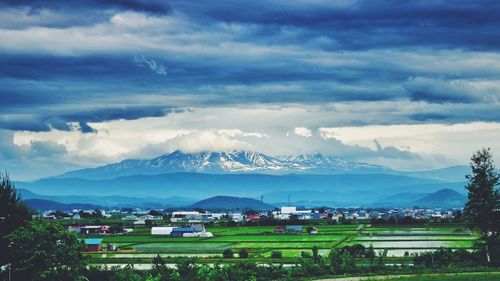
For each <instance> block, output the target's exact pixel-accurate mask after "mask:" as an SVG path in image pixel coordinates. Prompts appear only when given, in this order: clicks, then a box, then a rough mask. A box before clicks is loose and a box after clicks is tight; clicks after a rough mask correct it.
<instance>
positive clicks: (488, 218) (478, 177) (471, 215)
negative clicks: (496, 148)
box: [464, 148, 500, 236]
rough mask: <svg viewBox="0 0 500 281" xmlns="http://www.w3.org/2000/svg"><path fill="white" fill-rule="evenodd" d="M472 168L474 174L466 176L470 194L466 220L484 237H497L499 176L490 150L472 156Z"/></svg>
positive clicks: (483, 150)
mask: <svg viewBox="0 0 500 281" xmlns="http://www.w3.org/2000/svg"><path fill="white" fill-rule="evenodd" d="M470 167H471V169H472V174H471V175H467V176H466V178H467V179H468V180H469V183H468V184H467V186H466V188H467V190H468V191H469V194H468V201H467V203H466V204H465V209H464V215H465V218H466V220H467V223H468V225H469V226H470V227H476V228H478V229H479V230H480V231H481V234H483V236H488V235H489V236H491V235H494V236H497V235H498V233H499V228H500V224H499V223H498V222H499V221H500V217H499V215H500V212H499V210H498V209H499V208H500V205H499V199H500V197H499V193H498V190H497V188H496V186H497V185H498V184H499V176H498V174H497V172H496V170H495V166H494V165H493V159H492V155H491V153H490V149H489V148H483V149H481V150H478V151H476V152H475V153H474V154H473V155H472V158H471V162H470Z"/></svg>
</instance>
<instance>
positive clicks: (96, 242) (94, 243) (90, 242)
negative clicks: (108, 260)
mask: <svg viewBox="0 0 500 281" xmlns="http://www.w3.org/2000/svg"><path fill="white" fill-rule="evenodd" d="M83 242H85V245H86V246H87V250H86V251H87V252H100V251H101V243H102V238H86V239H83Z"/></svg>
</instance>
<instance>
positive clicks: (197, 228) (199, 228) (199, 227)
mask: <svg viewBox="0 0 500 281" xmlns="http://www.w3.org/2000/svg"><path fill="white" fill-rule="evenodd" d="M191 228H194V231H195V232H205V226H204V225H203V224H192V225H191Z"/></svg>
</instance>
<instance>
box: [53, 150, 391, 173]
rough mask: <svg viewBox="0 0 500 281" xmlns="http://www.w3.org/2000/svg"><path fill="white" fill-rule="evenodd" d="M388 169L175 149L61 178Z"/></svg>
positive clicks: (322, 159) (311, 157)
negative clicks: (159, 154) (149, 157)
mask: <svg viewBox="0 0 500 281" xmlns="http://www.w3.org/2000/svg"><path fill="white" fill-rule="evenodd" d="M383 169H385V168H384V167H381V166H374V165H369V164H365V163H358V162H351V161H346V160H343V159H341V158H338V157H333V156H325V155H323V154H320V153H317V154H308V155H299V156H278V157H273V156H269V155H265V154H263V153H260V152H254V151H244V150H233V151H221V152H218V151H201V152H195V153H190V152H183V151H181V150H175V151H173V152H171V153H167V154H164V155H161V156H158V157H156V158H153V159H150V160H137V159H127V160H123V161H121V162H118V163H114V164H109V165H105V166H101V167H97V168H90V169H83V170H77V171H72V172H68V173H65V174H63V175H61V176H59V178H70V177H74V178H86V179H106V178H115V177H119V176H130V175H156V174H165V173H177V172H195V173H212V174H225V173H263V174H286V173H320V174H332V173H342V172H347V171H349V172H351V171H356V172H361V173H363V172H367V171H369V172H373V171H381V170H383Z"/></svg>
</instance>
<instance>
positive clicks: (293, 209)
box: [281, 206, 297, 214]
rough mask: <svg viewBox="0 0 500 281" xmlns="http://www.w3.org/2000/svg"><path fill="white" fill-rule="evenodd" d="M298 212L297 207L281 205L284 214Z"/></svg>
mask: <svg viewBox="0 0 500 281" xmlns="http://www.w3.org/2000/svg"><path fill="white" fill-rule="evenodd" d="M296 212H297V207H291V206H290V207H281V213H282V214H294V213H296Z"/></svg>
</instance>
